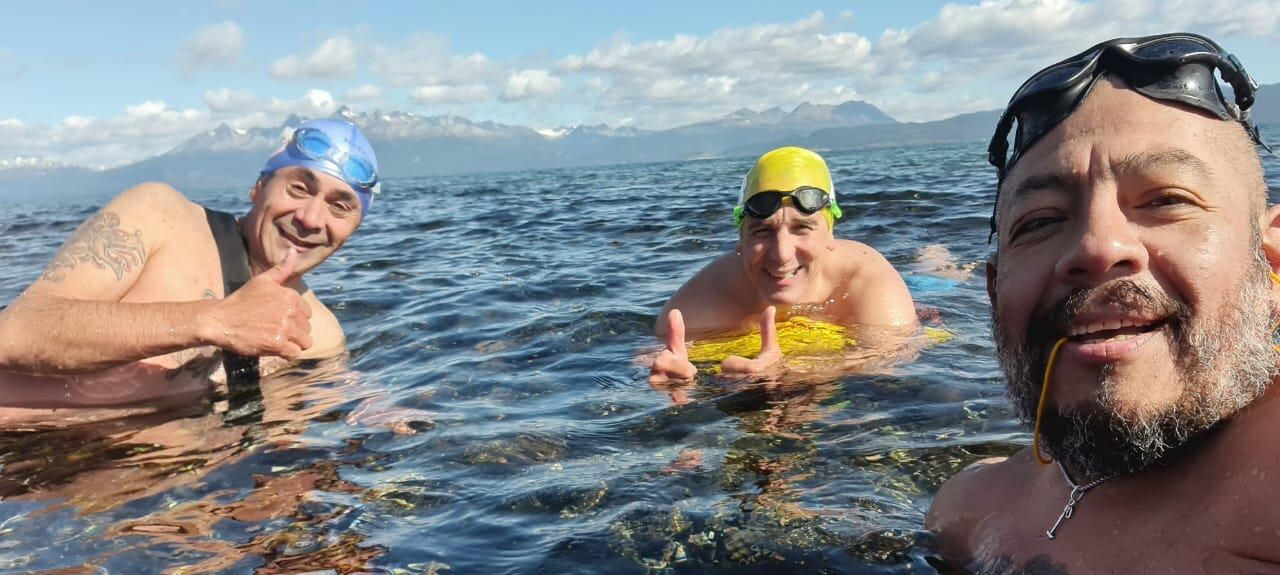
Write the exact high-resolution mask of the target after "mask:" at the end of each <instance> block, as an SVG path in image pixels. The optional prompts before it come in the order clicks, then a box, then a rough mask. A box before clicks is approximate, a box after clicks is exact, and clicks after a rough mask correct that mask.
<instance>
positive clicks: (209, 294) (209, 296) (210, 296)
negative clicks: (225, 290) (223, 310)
mask: <svg viewBox="0 0 1280 575" xmlns="http://www.w3.org/2000/svg"><path fill="white" fill-rule="evenodd" d="M201 297H203V298H204V299H218V295H217V294H215V293H213V290H211V289H206V290H204V294H202V295H201Z"/></svg>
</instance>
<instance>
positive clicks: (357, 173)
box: [291, 127, 378, 190]
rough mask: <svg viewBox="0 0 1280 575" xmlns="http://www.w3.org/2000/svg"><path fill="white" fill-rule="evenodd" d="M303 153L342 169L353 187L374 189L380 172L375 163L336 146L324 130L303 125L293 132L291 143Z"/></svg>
mask: <svg viewBox="0 0 1280 575" xmlns="http://www.w3.org/2000/svg"><path fill="white" fill-rule="evenodd" d="M291 144H292V145H293V147H294V149H296V150H298V151H299V152H301V153H302V155H304V156H306V157H308V158H310V159H312V160H316V161H319V162H329V163H331V164H333V165H334V166H337V167H338V169H339V170H341V171H342V178H343V179H344V180H346V181H347V183H348V184H351V185H352V187H359V188H364V189H365V190H373V189H375V188H374V186H376V185H377V183H378V172H377V170H376V169H375V168H374V167H373V164H372V163H370V162H369V161H368V160H365V159H364V158H362V157H359V156H355V155H352V154H351V153H350V152H349V151H348V150H344V149H342V148H340V147H339V146H335V145H334V143H333V140H332V139H330V138H329V135H328V134H326V133H324V130H320V129H317V128H309V127H303V128H299V129H297V130H295V131H294V132H293V141H292V143H291Z"/></svg>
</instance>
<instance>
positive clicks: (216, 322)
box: [206, 248, 311, 360]
mask: <svg viewBox="0 0 1280 575" xmlns="http://www.w3.org/2000/svg"><path fill="white" fill-rule="evenodd" d="M297 263H298V252H297V250H295V249H293V248H289V253H288V254H285V257H284V259H283V260H281V261H280V263H278V264H276V265H275V266H274V267H272V268H271V269H269V270H267V271H265V272H263V273H261V274H258V275H257V276H254V277H253V279H250V280H249V281H248V282H247V283H245V284H244V286H242V287H241V288H240V289H238V290H236V291H235V293H232V294H230V295H229V296H227V297H226V299H223V300H221V301H219V302H217V304H216V305H214V306H213V307H212V309H211V311H210V312H209V314H208V315H209V317H208V318H207V319H208V320H209V321H208V323H209V325H210V326H211V327H210V328H209V329H208V330H207V331H208V333H209V334H210V335H209V337H207V338H206V339H208V340H209V341H208V343H210V344H211V345H215V346H218V347H220V348H222V349H225V350H228V351H232V352H234V353H237V354H240V355H244V356H250V357H253V356H264V355H266V356H271V355H274V356H279V357H283V358H285V359H290V360H291V359H295V358H297V357H298V356H299V355H301V354H302V351H303V350H305V349H307V348H309V347H311V321H310V319H311V307H310V306H308V305H307V302H306V301H303V299H302V296H301V295H298V292H297V291H295V290H294V289H293V288H291V287H288V283H289V281H290V280H291V279H293V274H294V271H295V268H296V266H297Z"/></svg>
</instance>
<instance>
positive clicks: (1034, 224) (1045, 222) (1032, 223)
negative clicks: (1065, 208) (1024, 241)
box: [1009, 217, 1062, 241]
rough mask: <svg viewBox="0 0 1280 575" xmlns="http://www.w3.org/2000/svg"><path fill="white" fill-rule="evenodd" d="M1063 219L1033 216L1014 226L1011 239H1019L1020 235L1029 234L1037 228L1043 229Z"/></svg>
mask: <svg viewBox="0 0 1280 575" xmlns="http://www.w3.org/2000/svg"><path fill="white" fill-rule="evenodd" d="M1061 221H1062V218H1050V217H1041V218H1032V219H1030V220H1027V221H1025V222H1022V223H1021V224H1019V225H1018V227H1017V228H1014V230H1013V235H1012V236H1011V237H1010V238H1009V240H1010V241H1012V240H1016V239H1018V237H1019V236H1022V235H1024V234H1029V233H1031V232H1034V231H1036V230H1039V229H1042V228H1044V227H1045V226H1050V225H1053V224H1056V223H1058V222H1061Z"/></svg>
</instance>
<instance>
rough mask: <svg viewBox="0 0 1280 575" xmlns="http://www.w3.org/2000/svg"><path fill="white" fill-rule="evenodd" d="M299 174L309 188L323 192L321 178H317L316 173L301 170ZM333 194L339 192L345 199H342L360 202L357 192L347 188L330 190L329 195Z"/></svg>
mask: <svg viewBox="0 0 1280 575" xmlns="http://www.w3.org/2000/svg"><path fill="white" fill-rule="evenodd" d="M299 174H300V176H299V177H301V178H302V179H304V180H306V181H307V187H309V188H311V189H313V190H316V191H317V192H320V191H321V189H320V178H317V177H316V174H315V172H312V171H311V169H310V168H306V169H303V170H300V171H299ZM332 192H337V193H338V194H341V195H342V197H343V198H342V199H344V200H347V201H352V202H358V201H360V198H358V197H356V194H355V192H353V191H351V190H348V189H346V188H334V189H333V190H330V192H329V193H332ZM326 195H328V194H326Z"/></svg>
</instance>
